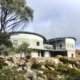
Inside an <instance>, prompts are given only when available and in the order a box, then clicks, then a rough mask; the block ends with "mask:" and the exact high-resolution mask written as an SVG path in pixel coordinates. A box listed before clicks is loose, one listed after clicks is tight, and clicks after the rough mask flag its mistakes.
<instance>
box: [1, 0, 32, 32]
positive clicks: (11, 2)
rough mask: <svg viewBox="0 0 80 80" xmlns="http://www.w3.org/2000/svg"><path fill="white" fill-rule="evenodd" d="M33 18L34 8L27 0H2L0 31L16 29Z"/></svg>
mask: <svg viewBox="0 0 80 80" xmlns="http://www.w3.org/2000/svg"><path fill="white" fill-rule="evenodd" d="M32 18H33V10H32V9H31V8H30V7H29V6H28V5H27V4H26V0H0V24H1V27H0V32H7V31H9V30H11V29H14V30H16V29H17V28H18V27H21V26H23V23H27V22H29V21H30V20H31V19H32ZM20 24H21V25H20ZM18 25H20V26H18Z"/></svg>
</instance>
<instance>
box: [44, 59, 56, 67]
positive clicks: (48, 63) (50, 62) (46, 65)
mask: <svg viewBox="0 0 80 80" xmlns="http://www.w3.org/2000/svg"><path fill="white" fill-rule="evenodd" d="M44 65H45V67H46V68H48V67H49V66H50V67H55V63H54V62H52V61H48V60H46V61H45V64H44Z"/></svg>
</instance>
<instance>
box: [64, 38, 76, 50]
mask: <svg viewBox="0 0 80 80" xmlns="http://www.w3.org/2000/svg"><path fill="white" fill-rule="evenodd" d="M65 44H66V50H73V51H75V40H74V39H69V38H67V39H66V40H65Z"/></svg>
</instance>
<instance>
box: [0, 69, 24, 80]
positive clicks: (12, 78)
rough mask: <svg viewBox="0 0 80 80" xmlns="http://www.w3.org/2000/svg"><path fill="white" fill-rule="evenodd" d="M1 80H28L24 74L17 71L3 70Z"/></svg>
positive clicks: (0, 75) (0, 74)
mask: <svg viewBox="0 0 80 80" xmlns="http://www.w3.org/2000/svg"><path fill="white" fill-rule="evenodd" d="M0 80H26V79H25V78H24V76H23V74H22V73H20V72H17V71H16V69H2V70H0Z"/></svg>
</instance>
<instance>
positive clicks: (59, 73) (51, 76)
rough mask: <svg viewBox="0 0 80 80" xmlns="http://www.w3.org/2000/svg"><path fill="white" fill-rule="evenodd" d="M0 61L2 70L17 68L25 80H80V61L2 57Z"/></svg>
mask: <svg viewBox="0 0 80 80" xmlns="http://www.w3.org/2000/svg"><path fill="white" fill-rule="evenodd" d="M0 61H1V62H2V63H1V62H0V66H1V65H3V66H4V67H3V68H2V69H7V68H10V69H13V68H15V69H16V71H17V72H19V73H22V75H23V76H24V78H25V80H80V60H75V59H68V58H65V57H55V58H54V57H53V58H30V57H27V58H16V57H6V58H2V57H0ZM3 63H4V64H6V65H4V64H3ZM0 80H1V79H0ZM11 80H12V79H11ZM22 80H23V79H22Z"/></svg>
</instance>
